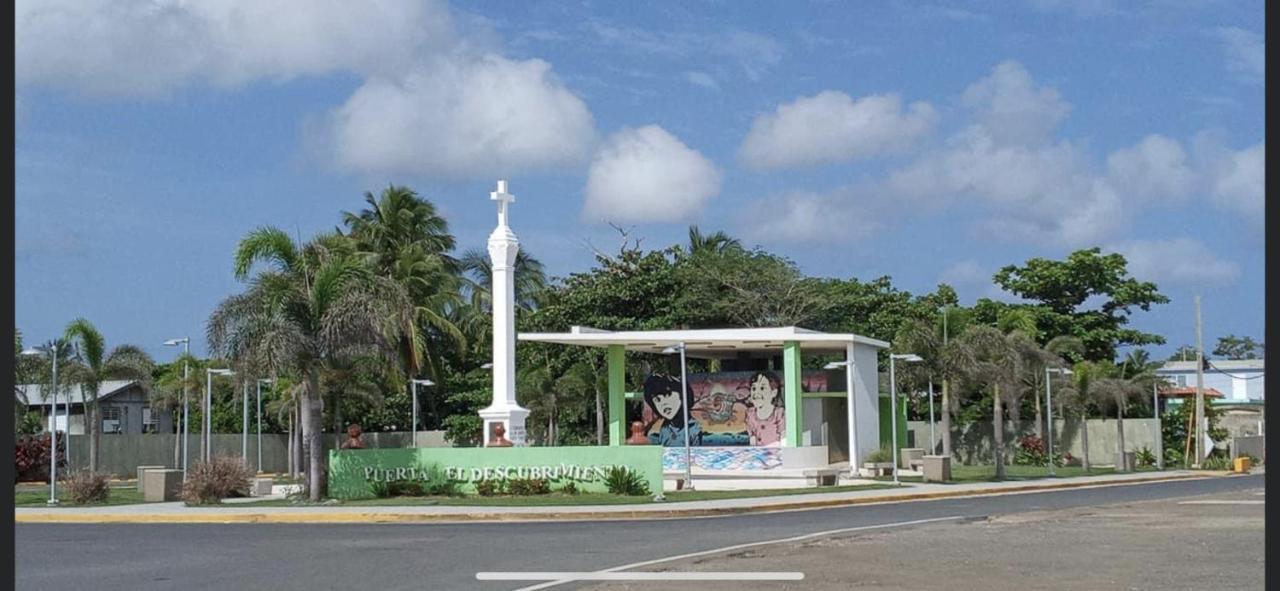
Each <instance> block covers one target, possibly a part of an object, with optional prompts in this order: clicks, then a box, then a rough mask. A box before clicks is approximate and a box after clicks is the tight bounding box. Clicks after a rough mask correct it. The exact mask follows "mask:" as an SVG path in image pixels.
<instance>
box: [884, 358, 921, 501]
mask: <svg viewBox="0 0 1280 591" xmlns="http://www.w3.org/2000/svg"><path fill="white" fill-rule="evenodd" d="M894 361H905V362H907V363H914V362H916V361H924V359H922V358H921V357H920V356H919V355H916V354H915V353H890V354H889V414H890V415H892V417H891V418H890V421H889V425H890V427H889V432H890V433H892V434H893V483H894V484H899V482H898V380H897V375H896V374H895V373H894Z"/></svg>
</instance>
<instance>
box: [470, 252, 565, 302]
mask: <svg viewBox="0 0 1280 591" xmlns="http://www.w3.org/2000/svg"><path fill="white" fill-rule="evenodd" d="M459 265H460V266H461V268H462V270H463V272H464V273H465V277H464V278H465V281H466V291H467V293H468V294H469V295H470V298H469V300H470V302H471V307H472V308H474V309H475V310H476V311H477V312H478V313H482V314H488V313H489V309H490V306H492V299H493V295H492V293H491V292H492V290H493V265H492V263H491V262H490V260H489V254H488V253H486V252H483V251H481V250H478V249H471V250H468V251H466V252H464V253H462V258H461V259H459ZM546 288H547V275H546V272H545V271H544V270H543V265H542V262H541V261H539V260H538V259H536V258H534V257H533V255H531V254H529V253H528V252H527V251H525V250H523V249H522V250H520V251H517V252H516V264H515V292H516V298H515V300H516V309H517V310H528V311H532V310H535V309H537V307H538V304H539V303H540V301H541V299H542V293H543V290H545V289H546Z"/></svg>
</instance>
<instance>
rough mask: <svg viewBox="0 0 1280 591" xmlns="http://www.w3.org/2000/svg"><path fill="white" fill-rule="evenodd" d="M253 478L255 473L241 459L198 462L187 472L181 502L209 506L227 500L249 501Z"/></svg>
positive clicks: (228, 458) (216, 459)
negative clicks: (236, 498) (244, 499)
mask: <svg viewBox="0 0 1280 591" xmlns="http://www.w3.org/2000/svg"><path fill="white" fill-rule="evenodd" d="M252 478H253V472H251V471H250V470H249V468H248V467H247V466H245V465H244V464H242V463H240V459H239V458H233V457H225V456H223V457H216V458H213V459H212V460H210V461H208V462H196V464H195V465H193V466H192V467H191V468H190V469H189V470H188V471H187V481H186V482H185V483H183V485H182V500H183V501H184V502H186V504H188V505H208V504H217V503H220V502H222V499H226V498H233V497H247V496H249V481H250V480H251V479H252Z"/></svg>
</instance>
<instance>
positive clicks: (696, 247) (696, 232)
mask: <svg viewBox="0 0 1280 591" xmlns="http://www.w3.org/2000/svg"><path fill="white" fill-rule="evenodd" d="M688 249H689V254H691V255H696V254H700V253H706V252H711V253H723V252H725V251H727V250H733V249H739V250H741V249H742V241H741V240H738V239H737V238H734V237H732V236H730V235H728V234H726V233H724V231H716V232H715V233H713V234H703V233H702V230H700V229H698V226H696V225H694V226H689V246H688Z"/></svg>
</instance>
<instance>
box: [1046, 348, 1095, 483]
mask: <svg viewBox="0 0 1280 591" xmlns="http://www.w3.org/2000/svg"><path fill="white" fill-rule="evenodd" d="M1055 373H1056V374H1061V375H1064V376H1069V375H1071V370H1069V369H1067V368H1065V367H1046V368H1044V406H1045V414H1047V415H1048V418H1049V420H1048V421H1047V422H1048V425H1046V427H1047V428H1046V429H1045V450H1046V452H1047V453H1048V454H1049V475H1050V476H1053V475H1054V471H1053V389H1052V388H1051V387H1050V385H1049V384H1050V383H1051V382H1053V377H1052V374H1055ZM1088 427H1089V425H1084V427H1083V428H1088Z"/></svg>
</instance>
